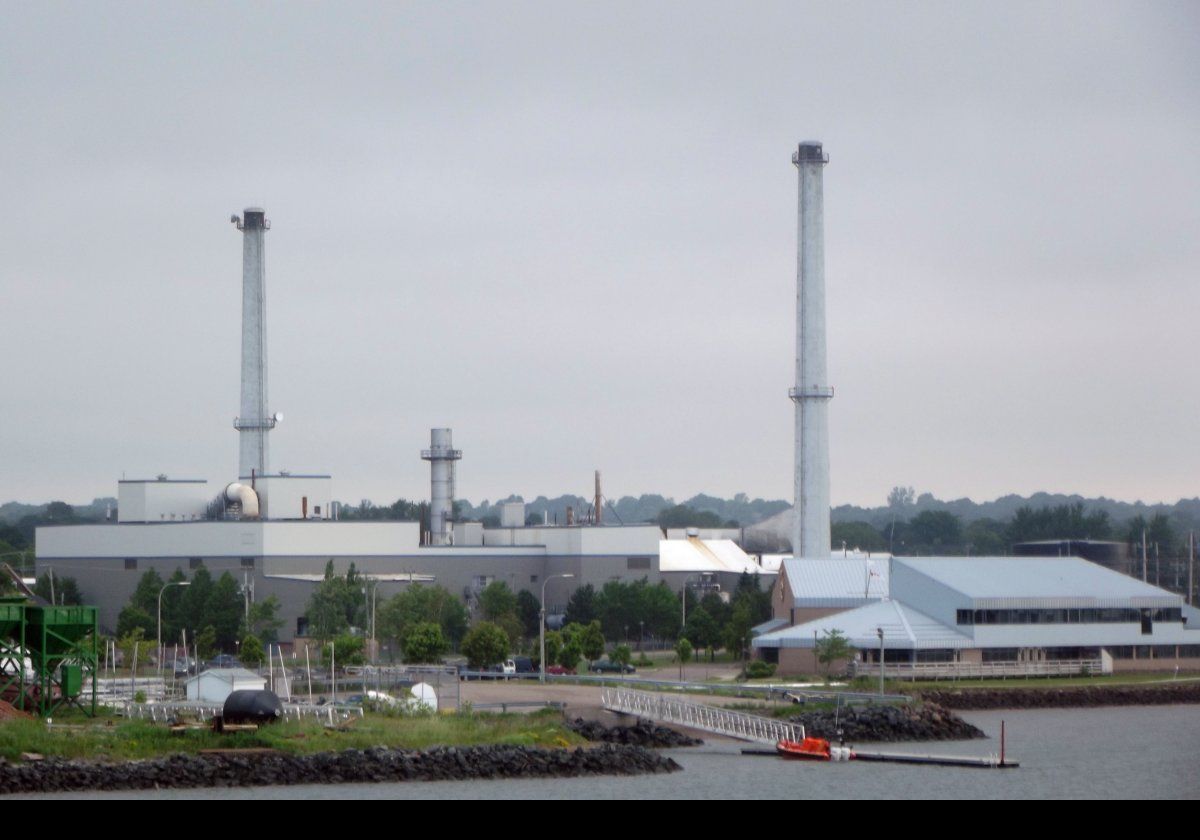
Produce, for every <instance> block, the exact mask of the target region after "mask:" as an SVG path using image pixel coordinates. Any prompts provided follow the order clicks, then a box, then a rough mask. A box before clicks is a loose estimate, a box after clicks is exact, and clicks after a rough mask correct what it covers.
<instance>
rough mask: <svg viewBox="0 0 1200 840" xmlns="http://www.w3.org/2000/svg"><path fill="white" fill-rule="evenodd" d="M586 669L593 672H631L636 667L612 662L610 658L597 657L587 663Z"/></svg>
mask: <svg viewBox="0 0 1200 840" xmlns="http://www.w3.org/2000/svg"><path fill="white" fill-rule="evenodd" d="M588 670H589V671H591V672H592V673H593V674H632V673H634V672H635V671H636V670H637V669H636V668H634V667H633V666H632V665H622V664H621V663H620V662H613V661H612V660H611V659H597V660H596V661H595V662H592V663H590V664H589V665H588Z"/></svg>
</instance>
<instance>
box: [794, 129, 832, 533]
mask: <svg viewBox="0 0 1200 840" xmlns="http://www.w3.org/2000/svg"><path fill="white" fill-rule="evenodd" d="M828 162H829V158H828V157H827V156H826V155H825V152H824V150H823V149H822V148H821V144H820V143H816V142H811V141H806V142H803V143H801V144H800V148H799V149H798V150H797V151H796V153H795V154H794V155H792V163H794V164H795V165H796V168H797V169H799V170H800V199H799V201H800V214H799V215H800V219H799V224H800V233H799V241H798V253H797V259H796V263H797V264H796V387H795V388H792V389H791V390H790V391H789V392H788V396H790V397H791V398H792V402H794V403H795V406H796V505H795V514H796V519H795V524H794V525H793V527H792V553H793V554H794V555H795V556H796V557H828V556H829V552H830V534H829V400H830V399H832V398H833V388H831V387H829V384H828V382H827V381H826V376H827V373H826V369H825V208H824V204H825V201H824V196H823V190H822V173H823V171H824V168H825V164H826V163H828Z"/></svg>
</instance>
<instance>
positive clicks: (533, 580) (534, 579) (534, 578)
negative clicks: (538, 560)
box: [529, 575, 538, 583]
mask: <svg viewBox="0 0 1200 840" xmlns="http://www.w3.org/2000/svg"><path fill="white" fill-rule="evenodd" d="M529 582H530V583H537V582H538V576H537V575H530V576H529Z"/></svg>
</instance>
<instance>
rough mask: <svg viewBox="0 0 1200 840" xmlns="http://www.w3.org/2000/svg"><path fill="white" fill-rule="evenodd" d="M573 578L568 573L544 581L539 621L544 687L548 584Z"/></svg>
mask: <svg viewBox="0 0 1200 840" xmlns="http://www.w3.org/2000/svg"><path fill="white" fill-rule="evenodd" d="M573 577H575V575H573V574H570V573H567V574H564V575H550V577H548V578H546V579H545V580H544V581H542V609H541V614H540V618H539V620H538V629H539V631H540V638H541V642H540V648H541V654H540V658H539V660H538V671H539V676H538V680H539V682H541V683H542V684H543V685H545V683H546V584H547V583H549V582H550V581H552V580H554V579H555V578H562V579H564V580H566V579H568V578H573Z"/></svg>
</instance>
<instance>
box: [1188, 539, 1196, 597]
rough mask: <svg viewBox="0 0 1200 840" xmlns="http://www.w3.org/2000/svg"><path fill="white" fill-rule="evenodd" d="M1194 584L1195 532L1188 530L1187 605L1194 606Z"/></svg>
mask: <svg viewBox="0 0 1200 840" xmlns="http://www.w3.org/2000/svg"><path fill="white" fill-rule="evenodd" d="M1195 586H1196V532H1195V531H1188V594H1187V602H1188V606H1189V607H1190V606H1194V602H1193V599H1194V598H1195V592H1196V589H1195Z"/></svg>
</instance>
